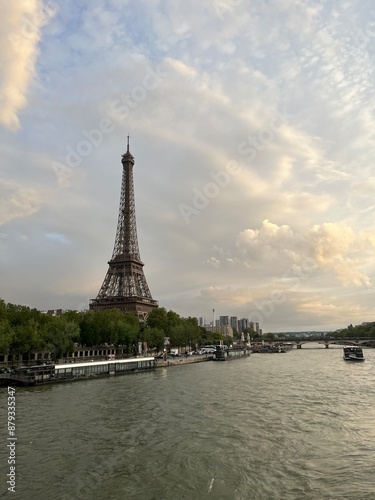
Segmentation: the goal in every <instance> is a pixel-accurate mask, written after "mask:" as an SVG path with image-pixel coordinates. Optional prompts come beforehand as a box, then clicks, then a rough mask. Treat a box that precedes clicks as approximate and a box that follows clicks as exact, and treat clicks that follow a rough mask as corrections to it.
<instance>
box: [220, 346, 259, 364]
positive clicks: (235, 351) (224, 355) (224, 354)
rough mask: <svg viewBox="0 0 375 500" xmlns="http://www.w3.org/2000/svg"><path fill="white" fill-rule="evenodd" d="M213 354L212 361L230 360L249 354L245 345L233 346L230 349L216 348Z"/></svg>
mask: <svg viewBox="0 0 375 500" xmlns="http://www.w3.org/2000/svg"><path fill="white" fill-rule="evenodd" d="M213 354H214V357H213V360H214V361H231V360H233V359H238V358H245V357H248V356H250V350H249V349H247V348H246V347H233V348H231V349H216V351H215V352H214V353H213Z"/></svg>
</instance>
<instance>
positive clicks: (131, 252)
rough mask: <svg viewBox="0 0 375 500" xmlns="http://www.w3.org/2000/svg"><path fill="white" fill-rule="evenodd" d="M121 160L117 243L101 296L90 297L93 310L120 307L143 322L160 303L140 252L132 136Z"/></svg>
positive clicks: (100, 291) (99, 294) (100, 292)
mask: <svg viewBox="0 0 375 500" xmlns="http://www.w3.org/2000/svg"><path fill="white" fill-rule="evenodd" d="M121 163H122V167H123V170H122V184H121V198H120V209H119V216H118V223H117V232H116V239H115V246H114V249H113V254H112V258H111V260H110V261H109V262H108V264H109V268H108V271H107V274H106V276H105V278H104V281H103V284H102V286H101V288H100V290H99V293H98V296H97V297H96V299H92V300H90V309H91V310H93V311H102V310H103V309H111V308H118V309H121V310H122V311H124V312H131V313H133V314H135V315H136V316H137V317H138V318H139V320H140V321H144V320H145V319H146V317H147V315H148V314H149V313H150V312H151V311H152V310H153V309H154V308H155V307H158V302H157V301H156V300H154V299H153V298H152V296H151V293H150V289H149V288H148V285H147V281H146V277H145V275H144V273H143V265H144V264H143V262H142V261H141V257H140V254H139V248H138V237H137V225H136V219H135V202H134V184H133V167H134V157H133V156H132V155H131V153H130V151H129V136H128V147H127V151H126V153H125V154H124V155H122V160H121Z"/></svg>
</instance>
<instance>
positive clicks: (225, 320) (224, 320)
mask: <svg viewBox="0 0 375 500" xmlns="http://www.w3.org/2000/svg"><path fill="white" fill-rule="evenodd" d="M220 325H221V326H228V325H229V316H220Z"/></svg>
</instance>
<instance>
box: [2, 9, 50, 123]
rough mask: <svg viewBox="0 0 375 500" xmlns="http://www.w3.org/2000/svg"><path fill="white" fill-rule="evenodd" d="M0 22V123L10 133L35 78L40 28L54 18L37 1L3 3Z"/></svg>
mask: <svg viewBox="0 0 375 500" xmlns="http://www.w3.org/2000/svg"><path fill="white" fill-rule="evenodd" d="M1 14H2V15H1V21H0V35H1V36H0V40H1V42H0V67H1V72H2V79H1V84H0V95H1V99H0V123H1V124H2V125H4V126H5V127H6V128H8V129H10V130H16V129H17V128H19V126H20V122H19V117H18V114H19V112H20V110H21V109H22V108H23V107H25V106H26V102H27V90H28V87H29V85H30V83H31V81H32V79H33V78H34V77H35V75H36V69H35V65H36V60H37V57H38V53H39V51H38V42H39V41H40V38H41V28H42V26H43V25H45V24H46V23H47V22H48V21H49V19H50V18H51V17H52V16H53V14H54V11H53V9H52V8H51V7H50V6H45V7H43V6H42V5H41V3H40V2H39V1H38V0H28V1H17V2H3V5H2V13H1Z"/></svg>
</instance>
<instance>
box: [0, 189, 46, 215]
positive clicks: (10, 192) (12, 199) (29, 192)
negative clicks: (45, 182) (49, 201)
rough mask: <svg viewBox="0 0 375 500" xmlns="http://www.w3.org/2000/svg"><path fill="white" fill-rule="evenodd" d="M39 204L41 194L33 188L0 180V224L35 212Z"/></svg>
mask: <svg viewBox="0 0 375 500" xmlns="http://www.w3.org/2000/svg"><path fill="white" fill-rule="evenodd" d="M41 205H42V198H41V195H40V193H39V192H38V191H37V190H36V189H35V188H31V187H30V188H29V187H23V186H22V185H20V184H18V183H15V182H9V181H3V180H0V224H5V223H7V222H10V221H12V220H13V219H18V218H21V217H28V216H30V215H32V214H34V213H35V212H37V211H38V209H39V208H40V207H41Z"/></svg>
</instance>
